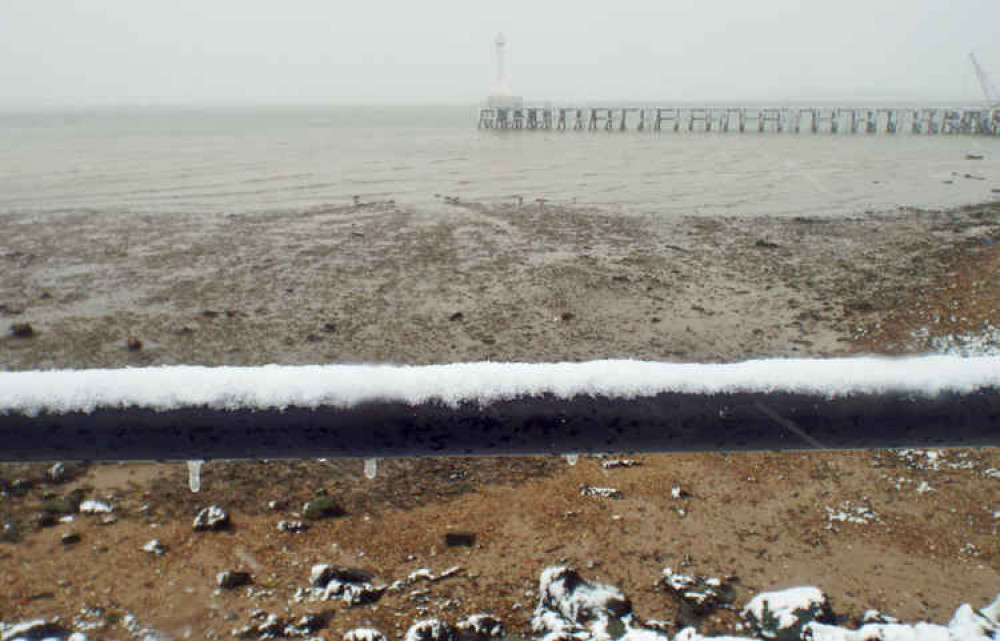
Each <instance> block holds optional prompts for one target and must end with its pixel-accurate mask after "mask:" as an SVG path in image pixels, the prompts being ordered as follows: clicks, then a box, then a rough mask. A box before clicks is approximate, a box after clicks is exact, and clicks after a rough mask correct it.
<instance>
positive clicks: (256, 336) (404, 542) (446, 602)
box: [0, 198, 1000, 639]
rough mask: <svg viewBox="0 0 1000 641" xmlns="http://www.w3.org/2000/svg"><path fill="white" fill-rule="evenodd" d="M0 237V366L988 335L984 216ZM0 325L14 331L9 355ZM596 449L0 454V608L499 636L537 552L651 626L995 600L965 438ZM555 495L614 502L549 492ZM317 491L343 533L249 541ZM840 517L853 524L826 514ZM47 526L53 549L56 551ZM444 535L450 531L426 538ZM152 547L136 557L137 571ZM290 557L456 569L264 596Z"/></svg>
mask: <svg viewBox="0 0 1000 641" xmlns="http://www.w3.org/2000/svg"><path fill="white" fill-rule="evenodd" d="M0 233H2V234H3V235H4V238H5V239H6V240H5V243H4V245H3V246H2V248H0V323H2V324H3V329H4V336H3V337H2V338H0V364H2V366H3V367H4V368H6V369H10V370H26V369H35V368H54V367H55V368H67V367H75V368H81V367H124V366H139V365H156V364H175V363H186V364H205V365H221V364H264V363H283V364H306V363H322V362H393V363H413V364H424V363H444V362H454V361H471V360H486V359H489V360H504V361H560V360H589V359H596V358H605V357H615V358H638V359H651V360H670V361H718V362H723V361H734V360H741V359H748V358H756V357H763V356H838V355H846V354H856V353H859V352H862V353H863V352H871V353H889V354H896V353H917V352H924V351H927V350H929V349H931V348H934V347H940V346H941V345H943V344H957V343H962V342H963V340H965V339H963V338H962V336H963V334H965V335H967V337H973V338H976V337H978V338H980V339H981V338H982V337H984V336H986V337H987V340H986V342H987V343H989V341H990V340H992V341H997V337H996V330H995V329H991V328H995V327H997V326H998V324H1000V314H998V310H1000V279H998V278H997V277H996V276H997V274H998V273H1000V205H998V204H996V203H992V204H983V205H978V206H973V207H966V208H961V209H955V210H949V211H925V210H912V209H901V210H898V211H892V212H881V213H869V214H864V215H859V216H854V217H846V218H845V217H836V218H827V217H820V216H809V217H770V216H744V217H706V216H699V217H681V218H664V217H658V216H656V215H654V214H652V213H650V214H637V213H621V212H612V211H602V210H597V209H589V208H578V207H573V206H567V205H557V204H551V203H544V202H524V203H523V204H521V205H520V206H517V205H515V204H514V203H511V204H507V205H486V204H482V203H475V202H463V201H454V200H451V199H449V202H445V199H443V198H442V199H441V208H440V211H439V212H436V213H434V214H433V215H432V214H430V213H427V212H421V211H413V210H408V209H407V208H406V207H405V206H403V205H397V204H395V203H392V202H371V203H365V202H360V203H358V204H356V205H347V206H342V207H323V208H315V209H310V210H305V211H298V212H287V213H274V212H272V213H268V214H266V215H265V214H257V213H254V214H232V215H228V216H198V215H196V214H184V215H181V214H178V215H171V216H163V215H159V216H157V217H156V218H155V219H153V218H152V217H148V218H147V217H143V216H136V215H130V216H124V215H120V214H112V213H102V212H96V211H95V212H86V213H81V212H72V213H56V214H51V215H47V216H46V218H45V219H44V220H38V219H35V218H33V217H31V216H29V215H17V214H6V215H2V216H0ZM15 323H30V325H31V328H32V335H31V336H30V337H15V336H13V335H12V333H11V332H8V331H7V327H9V326H12V325H14V324H15ZM991 332H992V333H991ZM990 337H993V338H990ZM129 338H132V339H134V340H133V344H132V349H130V348H129V346H128V341H129ZM942 341H944V342H942ZM948 341H951V343H948ZM138 343H141V347H138ZM993 345H994V349H995V346H996V343H995V342H994V343H993ZM606 460H607V459H600V458H583V459H581V460H580V462H579V463H578V464H577V465H576V466H569V465H567V464H566V462H565V461H563V460H562V459H561V458H558V457H545V458H525V459H457V458H456V459H426V460H399V461H385V462H383V463H382V464H381V465H380V468H379V474H378V476H377V478H376V479H375V480H373V481H370V480H368V479H366V478H364V477H363V476H362V466H361V462H360V461H349V460H344V461H293V462H247V463H227V462H210V463H208V464H207V465H206V467H205V471H204V474H203V487H202V490H201V492H200V493H197V494H194V493H191V492H190V491H189V490H188V489H187V482H186V474H187V473H186V469H185V468H184V466H183V465H181V464H153V463H142V464H128V465H126V464H120V465H119V464H92V465H84V464H68V465H67V474H66V478H65V479H62V480H60V481H59V482H56V481H54V480H53V479H51V478H48V477H47V476H46V470H47V468H48V467H49V466H48V465H42V464H36V465H4V466H0V483H2V486H3V488H4V489H5V494H4V499H3V500H4V502H3V504H2V506H0V507H2V512H0V514H3V515H4V518H5V519H7V521H8V522H10V523H13V524H14V525H15V527H14V528H12V530H11V531H13V530H14V529H16V531H17V536H16V537H15V536H11V537H9V538H10V539H11V540H10V541H9V542H4V543H0V565H2V566H3V567H4V568H5V571H4V572H2V573H0V619H2V620H5V621H19V620H25V619H29V618H32V617H51V616H54V615H60V616H62V617H63V618H64V620H72V618H73V616H74V615H78V613H79V611H80V609H81V608H84V607H85V608H89V609H99V610H100V612H101V614H100V615H93V616H91V618H92V619H93V620H94V621H98V622H99V625H97V627H95V628H94V631H91V632H88V634H89V635H91V637H92V638H97V639H103V638H108V639H110V638H121V637H123V636H125V634H126V632H127V630H126V628H125V627H124V624H123V621H124V620H125V618H126V615H129V614H130V615H133V616H134V617H136V619H137V620H138V621H139V622H140V623H141V625H142V626H147V627H150V628H152V629H155V630H158V631H160V632H161V633H163V634H165V635H169V637H167V638H181V637H184V636H185V632H187V633H189V634H194V638H222V637H227V638H228V637H229V635H230V633H231V630H233V629H236V628H239V627H241V626H243V625H245V624H247V622H248V621H251V620H253V619H252V613H253V611H255V610H262V611H265V612H267V613H277V614H279V615H280V616H283V617H287V618H295V617H297V616H300V615H302V614H304V613H310V612H312V613H326V615H327V617H328V622H327V625H326V627H325V628H324V629H323V630H322V631H320V632H318V633H317V636H318V637H319V638H329V639H340V638H342V635H343V634H344V632H346V631H347V630H350V629H352V628H354V627H357V626H360V625H370V626H373V627H376V628H378V629H380V630H382V631H383V632H384V633H385V634H386V635H388V636H389V638H399V637H400V636H401V635H402V633H403V632H404V631H405V630H406V629H407V627H408V626H409V625H411V624H412V623H413V622H414V621H416V620H418V619H421V618H426V617H428V616H437V617H441V618H443V619H446V620H449V621H451V622H454V621H456V620H457V619H458V618H460V617H462V616H465V615H468V614H472V613H474V612H480V611H490V612H492V613H494V614H496V615H497V616H498V617H499V618H501V619H502V620H503V621H504V624H505V626H506V628H507V630H508V632H509V634H510V636H511V638H524V637H527V636H530V634H531V631H530V618H531V610H532V608H534V606H535V602H536V600H537V594H536V590H537V585H538V577H539V574H540V572H541V571H542V570H543V569H544V568H545V567H549V566H552V565H559V564H567V565H571V566H573V567H576V568H577V569H578V570H580V571H581V572H582V573H583V574H584V575H585V576H586V577H587V578H590V579H595V580H598V581H601V582H605V583H610V584H614V585H617V586H618V587H619V588H620V589H621V590H622V591H623V592H624V593H625V594H627V595H628V596H629V597H630V598H631V599H632V602H633V605H634V607H635V610H636V611H637V612H638V613H640V614H641V615H642V616H643V617H646V618H648V619H660V620H671V621H673V622H674V624H673V627H672V628H671V630H673V631H676V630H677V629H679V628H680V627H682V626H683V625H695V626H696V627H698V628H699V629H700V630H701V631H702V632H704V633H713V632H714V633H729V634H735V633H736V632H737V631H738V630H739V629H740V628H739V627H738V625H739V620H740V619H739V616H738V610H739V607H742V605H743V604H744V603H745V602H746V600H747V599H748V598H749V597H750V596H752V595H753V594H754V593H756V592H758V591H761V590H768V589H775V588H783V587H791V586H795V585H817V586H819V587H821V588H822V589H823V590H824V591H825V592H826V593H827V594H828V595H829V597H830V599H831V601H832V603H833V605H834V609H835V611H836V612H837V613H838V615H840V616H841V617H842V619H841V620H842V621H845V622H846V621H855V620H857V619H858V618H859V617H860V616H861V614H862V613H863V612H864V611H865V610H867V609H870V608H876V609H879V610H882V611H884V612H887V613H889V614H892V615H894V616H896V617H899V618H901V619H903V620H906V621H913V620H917V619H923V620H930V621H937V622H946V621H947V620H948V618H949V617H950V616H951V613H952V612H954V610H955V608H956V607H958V605H959V604H960V603H963V602H969V603H971V604H973V605H974V606H976V607H979V606H982V605H985V604H987V603H989V601H991V600H992V599H993V598H994V597H995V596H996V593H997V591H998V586H1000V543H998V541H1000V538H998V536H997V528H998V527H1000V519H998V517H997V514H1000V512H998V510H1000V504H998V503H997V497H998V496H1000V479H998V478H996V476H995V475H993V473H991V472H990V470H993V471H995V470H997V469H998V468H1000V451H998V450H996V449H986V450H977V451H948V452H943V453H940V454H937V453H927V452H916V453H913V452H911V453H899V452H887V451H876V452H841V453H829V452H807V453H796V454H774V453H750V454H739V455H726V454H697V455H669V456H668V455H651V456H643V457H639V458H638V459H637V460H638V461H639V463H640V465H637V466H635V467H629V468H623V469H618V468H610V469H609V468H606V467H605V466H604V465H602V463H603V462H605V461H606ZM581 485H589V486H599V487H614V488H616V489H618V490H619V491H620V492H621V495H622V498H621V499H618V500H615V499H600V498H594V497H586V496H581V493H580V487H581ZM674 488H680V492H679V494H680V496H679V497H675V492H674ZM74 490H78V493H77V496H85V497H92V498H98V499H101V500H106V501H108V502H109V503H110V504H111V505H112V506H113V508H114V516H115V519H114V522H113V523H108V524H102V518H103V517H102V516H100V515H96V516H87V515H81V514H76V515H74V519H73V520H72V521H71V522H56V523H55V524H54V525H51V526H48V525H47V526H45V527H42V526H41V525H39V515H40V514H41V513H43V512H44V509H42V507H43V505H44V502H45V501H51V500H52V499H54V498H59V497H66V496H69V495H71V494H72V493H73V491H74ZM318 493H323V494H325V495H327V496H329V497H331V498H333V499H334V500H335V501H336V503H337V504H338V505H340V506H341V507H342V508H343V512H344V514H343V515H341V516H338V517H336V518H329V519H322V520H317V521H315V522H311V527H310V528H309V529H308V530H307V531H305V532H302V533H288V532H279V531H278V529H277V524H278V522H279V521H282V520H297V519H299V518H301V516H302V512H303V505H304V503H305V502H306V501H309V500H314V499H315V498H316V496H317V494H318ZM209 504H218V505H221V506H223V507H224V508H225V509H226V510H227V511H228V512H229V513H230V516H231V520H232V527H231V528H230V529H228V530H227V531H223V532H194V531H192V527H191V521H192V519H193V518H194V516H195V514H197V513H198V511H199V509H201V508H203V507H205V506H206V505H209ZM858 508H862V511H861V512H856V510H857V509H858ZM842 511H847V512H848V513H857V514H865V515H867V514H869V513H870V514H872V515H874V516H871V517H868V516H864V517H863V518H861V519H860V521H861V522H852V521H842V520H838V519H837V518H836V517H835V516H834V517H831V515H836V514H838V513H840V512H842ZM108 520H110V519H108ZM68 532H73V533H77V534H79V535H80V541H79V542H78V543H75V544H68V545H65V544H63V543H62V542H61V538H60V537H61V536H62V535H63V534H65V533H68ZM453 532H470V533H474V534H475V542H474V543H473V544H472V545H469V546H466V545H458V546H449V545H448V544H447V543H446V540H445V535H446V534H448V533H453ZM152 538H157V539H159V540H160V541H162V542H163V543H164V544H165V545H166V546H167V549H168V551H167V552H166V553H165V554H163V555H162V556H158V555H151V554H149V553H147V552H144V551H143V550H142V549H141V548H142V546H143V545H144V544H145V543H147V542H148V541H149V540H150V539H152ZM315 563H334V564H339V565H343V566H347V567H353V568H361V569H364V570H365V571H366V572H367V573H369V574H370V575H371V576H372V577H375V578H376V579H377V580H378V581H382V582H385V583H391V582H392V581H394V580H397V579H401V578H403V577H405V576H406V575H407V574H408V573H410V572H412V571H414V570H416V569H419V568H429V569H430V570H431V571H432V572H433V573H435V574H439V573H441V572H442V571H444V570H446V569H447V568H450V567H453V566H460V567H461V568H462V569H461V572H459V573H458V574H456V575H455V576H453V577H449V578H447V579H442V580H439V581H434V582H429V583H427V585H426V586H423V587H424V588H426V590H427V591H426V592H420V593H418V594H416V595H414V591H413V590H407V591H403V592H400V593H398V594H396V593H387V594H386V595H385V596H384V597H382V599H381V600H379V601H378V602H376V603H372V604H368V605H360V606H355V607H348V606H347V605H344V604H342V603H340V602H332V601H321V602H310V601H301V602H300V601H296V600H295V599H294V598H293V595H294V593H295V591H296V589H297V588H298V587H302V586H306V585H308V583H309V567H310V566H311V565H312V564H315ZM667 566H670V567H674V568H678V567H680V568H684V569H685V570H686V571H690V572H691V573H696V574H703V575H706V576H726V575H733V576H735V577H738V580H734V581H733V582H732V585H733V591H734V594H733V597H732V603H733V604H734V605H735V606H736V607H735V609H726V608H721V609H718V610H716V611H713V612H710V613H707V614H704V615H703V614H696V613H693V612H692V611H691V610H690V608H689V607H687V606H686V605H685V604H684V603H683V602H681V601H680V600H679V599H677V598H676V597H675V596H674V595H671V594H668V593H667V592H665V591H664V589H663V588H662V586H658V581H659V579H660V578H661V576H662V570H663V568H664V567H667ZM227 569H241V570H246V571H248V572H251V573H252V574H253V589H251V590H249V591H247V590H246V589H245V588H244V589H240V590H233V591H229V590H217V589H216V582H215V576H216V573H217V572H221V571H223V570H227ZM88 616H90V615H88ZM85 618H86V617H85ZM199 635H200V636H199ZM251 638H256V637H251Z"/></svg>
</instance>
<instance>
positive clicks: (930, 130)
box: [478, 106, 1000, 136]
mask: <svg viewBox="0 0 1000 641" xmlns="http://www.w3.org/2000/svg"><path fill="white" fill-rule="evenodd" d="M478 127H479V128H480V129H529V130H556V131H567V130H570V131H628V130H635V131H644V130H649V131H677V132H679V131H691V132H694V131H706V132H711V131H715V132H721V133H728V132H740V133H743V132H747V131H756V132H758V133H763V132H775V133H784V132H790V133H803V132H809V133H814V134H817V133H829V134H838V133H851V134H876V133H884V134H897V133H910V134H925V135H927V134H955V135H987V136H1000V108H990V109H987V108H983V107H969V108H966V107H963V108H940V107H905V108H897V107H549V106H545V107H520V108H497V107H482V108H480V109H479V120H478Z"/></svg>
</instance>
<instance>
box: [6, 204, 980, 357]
mask: <svg viewBox="0 0 1000 641" xmlns="http://www.w3.org/2000/svg"><path fill="white" fill-rule="evenodd" d="M997 211H998V206H997V205H983V206H980V207H972V208H967V209H962V210H956V211H949V212H930V211H898V212H891V213H881V214H869V215H864V216H860V217H854V218H822V217H798V218H792V219H789V218H772V217H742V218H740V217H728V218H719V217H686V218H678V219H672V218H664V217H658V216H656V215H653V214H649V215H627V214H619V213H611V212H603V211H596V210H584V209H577V208H572V207H566V206H552V205H548V204H538V203H532V204H525V205H523V206H521V207H515V206H486V205H481V204H477V203H461V202H460V203H454V204H444V203H442V211H441V212H439V213H436V214H434V215H431V214H428V213H421V212H418V211H409V210H407V209H406V208H405V207H402V206H397V205H395V204H392V203H370V204H364V203H362V204H360V205H358V206H347V207H330V208H319V209H315V210H309V211H306V212H298V213H268V214H232V215H229V216H199V215H196V214H184V215H181V214H178V215H171V216H168V215H158V216H156V217H155V218H154V217H149V216H141V215H140V216H136V215H130V216H124V215H121V214H110V213H100V212H89V213H80V212H76V213H65V214H53V215H47V216H46V217H45V218H44V219H36V218H33V217H32V216H29V215H20V216H18V215H6V216H3V217H0V232H2V234H3V236H4V238H5V243H4V246H3V250H2V253H0V322H2V323H4V324H5V325H8V326H9V325H11V324H13V323H16V322H30V323H31V325H32V327H33V329H34V330H35V332H36V335H35V337H33V338H32V339H30V340H18V339H15V338H12V337H10V336H9V335H8V332H6V331H5V332H4V333H5V336H4V337H3V338H0V363H2V366H3V367H5V368H7V369H11V370H18V369H33V368H52V367H58V368H67V367H76V368H80V367H121V366H129V365H131V366H136V365H155V364H173V363H187V364H205V365H221V364H246V365H253V364H264V363H282V364H305V363H324V362H394V363H412V364H424V363H441V362H454V361H470V360H486V359H490V360H506V361H559V360H586V359H595V358H605V357H615V358H641V359H653V360H674V361H731V360H738V359H745V358H752V357H759V356H799V355H816V356H828V355H836V354H843V353H846V352H850V351H852V349H853V348H852V345H851V339H852V332H853V331H854V330H855V329H856V328H857V327H858V326H859V325H861V324H863V323H864V322H866V321H867V320H869V319H870V318H871V316H872V312H874V311H876V310H877V309H878V308H879V307H880V306H881V302H880V301H881V299H882V298H883V296H884V295H885V294H886V293H891V292H898V291H900V290H901V289H903V288H904V287H905V286H906V285H907V284H909V283H911V282H913V281H914V279H920V278H923V277H925V276H928V277H929V276H930V275H931V274H932V272H933V268H934V265H937V264H939V263H940V262H941V261H940V260H939V259H940V258H941V257H944V256H947V255H949V254H952V253H954V252H956V251H961V250H963V248H965V247H967V246H969V245H970V244H975V243H976V242H977V240H978V239H980V238H982V237H986V236H989V234H990V233H991V232H990V230H991V229H994V230H995V227H996V224H997V216H998V214H997ZM4 329H5V330H6V327H5V328H4ZM130 336H131V337H135V338H137V339H139V340H140V341H141V342H142V349H141V350H134V351H131V350H129V349H128V348H127V339H128V337H130Z"/></svg>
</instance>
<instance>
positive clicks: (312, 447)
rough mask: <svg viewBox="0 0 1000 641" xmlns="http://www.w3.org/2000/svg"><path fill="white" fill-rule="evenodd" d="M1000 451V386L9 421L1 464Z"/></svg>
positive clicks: (0, 447) (0, 445) (4, 425)
mask: <svg viewBox="0 0 1000 641" xmlns="http://www.w3.org/2000/svg"><path fill="white" fill-rule="evenodd" d="M991 445H992V446H996V445H1000V389H997V388H996V387H991V388H986V389H980V390H977V391H974V392H971V393H964V394H960V393H943V394H938V395H935V396H933V397H921V396H914V395H912V394H908V393H884V394H874V393H864V394H852V395H848V396H844V397H840V398H834V399H829V398H825V397H822V396H819V395H812V394H796V393H784V392H777V393H767V392H741V393H724V394H697V393H677V392H671V393H661V394H657V395H655V396H649V397H643V398H633V399H625V398H609V397H601V396H597V397H592V396H576V397H573V398H569V399H562V398H557V397H555V396H551V395H541V396H528V397H521V398H517V399H514V400H504V401H496V402H493V403H491V404H489V405H487V406H480V405H479V404H477V403H472V402H467V403H462V404H460V405H459V406H458V407H449V406H446V405H444V404H441V403H438V402H427V403H422V404H418V405H409V404H406V403H403V402H397V401H386V402H375V401H373V402H365V403H361V404H359V405H356V406H354V407H351V408H337V407H319V408H315V409H304V408H296V407H291V408H287V409H284V410H249V409H237V410H222V409H211V408H208V407H185V408H181V409H174V410H169V411H155V410H151V409H142V408H126V409H110V408H103V409H96V410H94V411H92V412H89V413H85V412H69V413H65V414H47V413H43V414H40V415H37V416H29V415H25V414H19V413H7V414H0V460H4V461H29V460H143V459H150V460H153V459H156V460H169V459H180V460H184V459H256V458H269V459H274V458H289V457H294V458H299V457H304V458H308V457H331V458H332V457H379V458H383V457H396V456H441V455H500V454H545V453H556V454H558V453H569V452H581V453H588V452H671V451H696V450H715V451H719V450H795V449H817V448H819V449H845V448H847V449H855V448H883V447H950V446H956V447H957V446H962V447H971V446H991Z"/></svg>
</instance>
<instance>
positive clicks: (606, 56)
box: [0, 0, 1000, 108]
mask: <svg viewBox="0 0 1000 641" xmlns="http://www.w3.org/2000/svg"><path fill="white" fill-rule="evenodd" d="M498 31H503V32H504V33H505V34H506V36H507V41H508V69H509V72H510V73H509V75H510V77H511V80H512V83H513V88H514V92H515V93H517V94H520V95H523V96H525V97H526V98H528V99H560V100H601V99H606V100H610V99H632V100H694V101H697V100H706V101H708V100H729V99H732V100H770V101H782V100H821V99H869V100H878V99H895V100H954V101H963V102H970V101H975V102H978V101H980V100H981V93H980V90H979V85H978V83H977V82H976V79H975V76H974V75H973V72H972V68H971V65H970V64H969V61H968V53H969V51H970V50H973V49H975V50H976V52H977V53H978V54H979V55H980V57H981V60H982V62H983V63H984V65H985V66H986V67H987V68H988V70H990V71H991V73H992V75H993V77H994V83H995V84H996V83H1000V42H998V41H1000V0H951V1H949V0H934V1H931V0H828V1H824V2H819V1H817V0H627V1H610V0H601V1H596V0H493V1H491V2H481V1H478V0H350V1H345V0H286V1H284V2H276V1H274V0H267V1H264V0H169V1H163V0H157V1H152V0H0V92H2V93H0V106H3V107H14V108H25V107H27V108H31V107H41V106H45V107H53V106H66V105H71V106H87V105H97V104H159V103H166V104H202V103H205V104H208V103H275V102H277V103H326V102H334V103H381V102H389V103H405V102H420V103H425V102H440V103H451V102H462V103H474V102H477V101H478V100H480V99H481V98H482V97H483V96H484V95H485V94H486V93H488V91H489V88H490V84H491V81H492V77H493V75H494V62H493V45H492V43H493V38H494V35H495V34H496V32H498Z"/></svg>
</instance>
